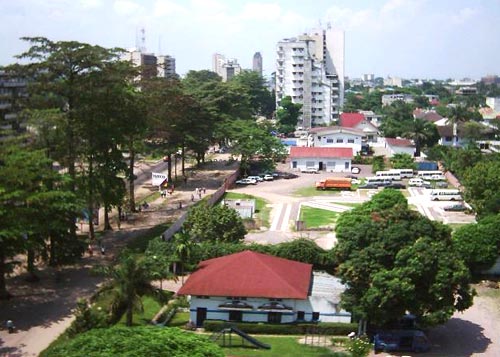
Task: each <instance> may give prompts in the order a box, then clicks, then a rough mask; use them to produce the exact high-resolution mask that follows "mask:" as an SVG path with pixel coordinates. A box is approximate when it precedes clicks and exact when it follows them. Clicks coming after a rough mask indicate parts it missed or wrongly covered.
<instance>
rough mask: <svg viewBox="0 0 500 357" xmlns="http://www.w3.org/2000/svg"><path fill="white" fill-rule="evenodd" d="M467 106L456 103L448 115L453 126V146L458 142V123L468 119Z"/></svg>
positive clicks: (449, 122)
mask: <svg viewBox="0 0 500 357" xmlns="http://www.w3.org/2000/svg"><path fill="white" fill-rule="evenodd" d="M467 116H468V114H467V108H466V107H464V106H462V105H455V106H452V107H450V111H449V115H448V124H451V125H452V126H453V146H457V144H458V137H457V135H458V124H459V123H461V122H464V121H466V120H467V119H466V118H467Z"/></svg>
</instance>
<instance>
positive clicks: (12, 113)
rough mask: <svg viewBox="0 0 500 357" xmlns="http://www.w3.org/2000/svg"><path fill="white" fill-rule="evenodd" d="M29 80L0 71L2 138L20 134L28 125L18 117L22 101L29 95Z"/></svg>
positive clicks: (0, 128) (0, 127) (0, 122)
mask: <svg viewBox="0 0 500 357" xmlns="http://www.w3.org/2000/svg"><path fill="white" fill-rule="evenodd" d="M27 83H28V82H27V80H25V79H24V78H20V77H18V76H16V75H12V74H10V73H8V72H7V71H4V70H0V137H1V136H4V135H5V136H8V135H11V134H15V133H20V132H22V131H24V130H25V129H26V123H25V122H22V121H21V120H20V116H19V115H18V113H19V111H20V108H21V103H20V101H21V100H22V99H23V97H25V96H26V95H27V88H26V87H27Z"/></svg>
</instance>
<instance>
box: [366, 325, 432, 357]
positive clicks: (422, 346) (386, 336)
mask: <svg viewBox="0 0 500 357" xmlns="http://www.w3.org/2000/svg"><path fill="white" fill-rule="evenodd" d="M373 349H374V350H375V352H381V351H385V352H392V351H411V352H427V351H429V350H430V349H431V343H430V341H429V340H428V338H427V336H426V335H425V333H424V332H423V331H420V330H410V329H401V330H390V331H383V332H379V333H377V334H376V335H375V336H374V338H373Z"/></svg>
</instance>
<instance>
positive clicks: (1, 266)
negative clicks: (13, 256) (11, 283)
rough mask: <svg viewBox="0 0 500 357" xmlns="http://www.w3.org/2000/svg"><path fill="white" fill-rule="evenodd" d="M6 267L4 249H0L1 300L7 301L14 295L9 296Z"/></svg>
mask: <svg viewBox="0 0 500 357" xmlns="http://www.w3.org/2000/svg"><path fill="white" fill-rule="evenodd" d="M6 270H7V269H6V266H5V253H4V251H3V250H2V247H0V300H6V299H9V298H10V297H11V296H12V295H11V294H9V292H8V291H7V286H6V283H5V273H6Z"/></svg>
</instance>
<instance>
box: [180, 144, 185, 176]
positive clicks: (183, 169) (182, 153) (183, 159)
mask: <svg viewBox="0 0 500 357" xmlns="http://www.w3.org/2000/svg"><path fill="white" fill-rule="evenodd" d="M184 155H185V149H184V145H183V146H182V152H181V156H182V157H181V159H182V161H181V167H182V176H186V158H185V156H184Z"/></svg>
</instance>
